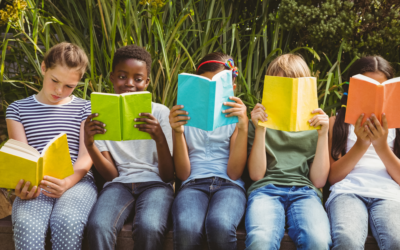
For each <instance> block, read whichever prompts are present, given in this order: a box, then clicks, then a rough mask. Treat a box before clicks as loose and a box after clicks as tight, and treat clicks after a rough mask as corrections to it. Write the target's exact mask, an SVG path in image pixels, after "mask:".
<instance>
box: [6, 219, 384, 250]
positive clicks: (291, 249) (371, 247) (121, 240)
mask: <svg viewBox="0 0 400 250" xmlns="http://www.w3.org/2000/svg"><path fill="white" fill-rule="evenodd" d="M172 236H173V233H172V231H169V232H168V233H167V235H166V237H165V242H164V250H172V249H173V242H172ZM237 239H238V248H237V249H240V250H242V249H245V239H246V232H245V230H244V229H243V228H239V229H238V231H237ZM46 241H47V244H46V250H47V249H48V250H50V249H51V243H50V241H49V237H47V240H46ZM133 244H134V242H133V240H132V225H131V223H128V224H125V225H124V227H123V229H122V230H121V232H120V233H119V235H118V240H117V248H116V249H117V250H125V249H133ZM87 246H88V242H87V241H86V240H85V239H84V243H83V249H88V247H87ZM0 249H1V250H14V242H13V232H12V225H11V218H10V217H7V218H4V219H1V220H0ZM204 249H207V247H206V245H204ZM280 249H281V250H295V249H296V247H295V244H294V243H293V241H292V240H291V239H290V237H289V235H287V234H286V233H285V236H284V237H283V239H282V242H281V248H280ZM365 249H366V250H379V248H378V245H377V243H376V241H375V239H374V237H372V236H371V235H369V236H368V238H367V240H366V242H365Z"/></svg>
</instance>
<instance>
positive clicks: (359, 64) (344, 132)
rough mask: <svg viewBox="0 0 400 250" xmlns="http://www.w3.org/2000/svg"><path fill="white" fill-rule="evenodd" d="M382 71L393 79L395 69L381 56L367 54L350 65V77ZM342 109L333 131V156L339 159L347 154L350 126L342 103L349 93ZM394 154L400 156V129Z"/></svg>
mask: <svg viewBox="0 0 400 250" xmlns="http://www.w3.org/2000/svg"><path fill="white" fill-rule="evenodd" d="M377 71H380V72H382V73H383V74H385V76H386V78H387V79H391V78H393V76H394V70H393V68H392V66H390V63H389V62H388V61H386V60H385V59H383V58H382V57H380V56H366V57H362V58H360V59H358V60H357V61H355V62H354V64H353V65H352V66H351V67H350V69H349V73H348V78H350V77H352V76H354V75H357V74H364V73H366V72H377ZM348 89H349V85H348V84H344V85H343V90H344V92H346V93H347V92H348ZM340 105H341V107H340V109H339V110H338V112H337V114H336V119H335V124H334V125H333V133H332V150H331V156H332V158H333V159H334V160H335V161H337V160H338V159H339V156H340V155H342V156H343V155H345V154H346V151H347V148H346V145H347V143H346V142H347V137H348V135H349V126H348V124H346V123H345V122H344V118H345V116H346V107H343V106H342V105H347V95H343V96H342V99H341V100H340ZM393 152H394V154H395V155H396V156H397V157H398V158H400V129H396V139H395V142H394V149H393Z"/></svg>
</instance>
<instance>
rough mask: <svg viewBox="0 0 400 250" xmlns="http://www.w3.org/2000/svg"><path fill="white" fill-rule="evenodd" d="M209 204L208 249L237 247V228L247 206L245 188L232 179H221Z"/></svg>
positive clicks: (207, 224) (207, 219) (206, 225)
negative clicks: (234, 182)
mask: <svg viewBox="0 0 400 250" xmlns="http://www.w3.org/2000/svg"><path fill="white" fill-rule="evenodd" d="M220 182H221V183H220V186H219V187H218V186H217V187H216V191H215V193H214V194H213V195H212V197H211V200H210V204H209V206H208V213H207V218H206V221H205V229H206V235H207V242H208V249H212V250H217V249H220V250H223V249H236V248H237V239H236V229H237V227H238V225H239V223H240V221H241V219H242V217H243V215H244V211H245V208H246V194H245V192H244V190H243V189H242V188H241V187H239V186H237V185H235V184H233V183H232V182H230V181H226V180H223V179H222V180H221V179H220Z"/></svg>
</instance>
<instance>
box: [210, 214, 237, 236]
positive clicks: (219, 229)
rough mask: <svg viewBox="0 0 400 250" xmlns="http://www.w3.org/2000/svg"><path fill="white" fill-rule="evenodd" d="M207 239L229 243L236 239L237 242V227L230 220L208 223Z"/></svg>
mask: <svg viewBox="0 0 400 250" xmlns="http://www.w3.org/2000/svg"><path fill="white" fill-rule="evenodd" d="M205 228H206V234H207V239H208V240H209V241H212V242H227V241H231V240H232V239H234V240H235V241H236V227H235V226H234V225H233V224H232V223H231V222H230V221H228V220H224V219H222V218H221V219H218V220H215V221H214V220H213V221H211V222H210V221H207V222H206V225H205Z"/></svg>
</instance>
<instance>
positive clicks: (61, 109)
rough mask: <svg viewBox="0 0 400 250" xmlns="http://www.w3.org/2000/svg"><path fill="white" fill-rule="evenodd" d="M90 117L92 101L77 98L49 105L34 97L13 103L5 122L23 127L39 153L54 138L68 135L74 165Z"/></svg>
mask: <svg viewBox="0 0 400 250" xmlns="http://www.w3.org/2000/svg"><path fill="white" fill-rule="evenodd" d="M90 114H91V105H90V101H86V100H83V99H80V98H78V97H75V96H72V100H71V101H70V102H68V103H65V104H61V105H47V104H43V103H41V102H39V101H38V100H37V99H36V97H35V95H32V96H30V97H28V98H25V99H22V100H18V101H15V102H13V103H11V105H10V106H8V108H7V111H6V119H11V120H14V121H17V122H20V123H22V125H23V126H24V129H25V134H26V138H27V139H28V144H29V145H30V146H32V147H34V148H35V149H36V150H37V151H39V153H42V150H43V148H44V147H45V146H46V144H47V143H48V142H49V141H50V140H52V139H53V138H54V137H56V136H57V135H59V134H60V133H66V134H67V138H68V147H69V153H70V155H71V160H72V163H75V161H76V159H77V158H78V153H79V135H80V127H81V123H82V121H84V120H85V119H86V118H87V117H88V115H90Z"/></svg>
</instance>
